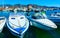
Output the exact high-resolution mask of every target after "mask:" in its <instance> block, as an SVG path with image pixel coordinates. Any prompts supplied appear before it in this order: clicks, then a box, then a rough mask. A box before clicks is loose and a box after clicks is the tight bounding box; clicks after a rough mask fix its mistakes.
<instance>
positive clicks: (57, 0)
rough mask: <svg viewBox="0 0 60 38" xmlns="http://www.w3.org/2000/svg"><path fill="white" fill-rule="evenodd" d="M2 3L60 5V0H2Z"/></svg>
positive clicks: (0, 1) (0, 2) (0, 0)
mask: <svg viewBox="0 0 60 38" xmlns="http://www.w3.org/2000/svg"><path fill="white" fill-rule="evenodd" d="M0 4H12V5H13V4H26V5H27V4H37V5H42V6H56V7H60V0H0Z"/></svg>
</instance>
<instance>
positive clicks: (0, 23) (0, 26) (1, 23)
mask: <svg viewBox="0 0 60 38" xmlns="http://www.w3.org/2000/svg"><path fill="white" fill-rule="evenodd" d="M5 23H6V18H5V17H0V33H1V32H2V30H3V27H4V25H5Z"/></svg>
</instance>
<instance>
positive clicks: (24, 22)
mask: <svg viewBox="0 0 60 38" xmlns="http://www.w3.org/2000/svg"><path fill="white" fill-rule="evenodd" d="M7 27H8V28H9V29H10V31H11V32H12V33H13V34H14V35H17V34H18V35H21V34H24V33H25V31H26V30H27V29H28V27H29V21H28V19H27V18H26V17H25V16H24V15H21V14H20V15H19V14H14V15H13V14H12V15H10V16H9V18H8V23H7Z"/></svg>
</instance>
